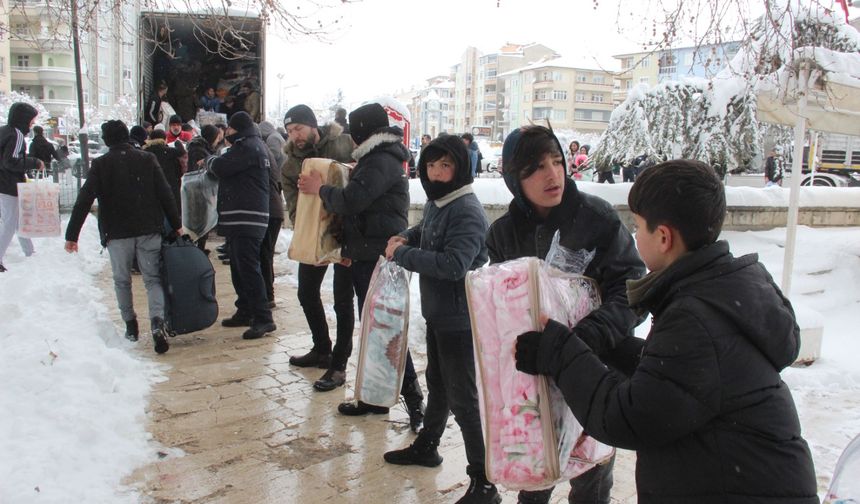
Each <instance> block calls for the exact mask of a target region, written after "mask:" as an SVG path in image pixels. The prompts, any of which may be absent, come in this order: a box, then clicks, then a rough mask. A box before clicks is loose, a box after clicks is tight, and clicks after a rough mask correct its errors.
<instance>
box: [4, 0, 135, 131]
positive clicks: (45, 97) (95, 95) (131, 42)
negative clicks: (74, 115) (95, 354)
mask: <svg viewBox="0 0 860 504" xmlns="http://www.w3.org/2000/svg"><path fill="white" fill-rule="evenodd" d="M4 1H7V2H10V3H9V4H8V16H9V27H10V55H9V57H10V68H11V75H10V80H11V89H13V90H15V91H20V92H23V93H27V94H29V95H30V96H32V97H34V98H36V99H38V100H39V101H40V102H41V103H42V104H43V105H44V106H45V108H46V109H47V110H48V112H49V113H50V114H51V115H52V116H54V117H61V116H63V115H65V114H67V112H68V109H69V108H70V107H73V106H75V105H76V104H77V97H76V82H75V72H74V56H73V54H72V42H71V28H70V25H69V14H68V12H67V11H62V10H60V9H63V8H65V7H64V4H57V3H56V2H50V3H48V2H46V1H45V0H4ZM60 5H63V6H62V7H61V6H60ZM139 13H140V3H139V1H135V2H123V3H121V4H119V3H118V4H111V5H107V4H105V3H100V4H99V8H98V9H95V10H93V11H91V12H89V13H88V14H87V17H86V18H85V19H82V20H81V26H82V29H81V35H80V42H81V72H82V75H83V88H84V89H83V95H84V103H85V104H86V105H88V106H90V107H92V108H96V109H100V110H102V111H107V109H109V108H110V107H111V106H112V105H114V103H115V102H116V100H117V98H118V97H119V96H121V95H130V96H132V97H133V96H135V94H136V86H137V84H136V83H137V64H136V59H137V43H138V36H137V34H138V26H137V19H138V17H139Z"/></svg>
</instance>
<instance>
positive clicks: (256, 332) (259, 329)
mask: <svg viewBox="0 0 860 504" xmlns="http://www.w3.org/2000/svg"><path fill="white" fill-rule="evenodd" d="M222 324H223V322H222ZM277 328H278V327H277V326H276V325H275V323H274V322H268V323H266V324H254V325H252V326H251V327H250V329H248V330H247V331H245V332H244V333H243V334H242V339H259V338H262V337H263V336H265V335H266V334H267V333H270V332H272V331H274V330H275V329H277Z"/></svg>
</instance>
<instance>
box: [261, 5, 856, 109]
mask: <svg viewBox="0 0 860 504" xmlns="http://www.w3.org/2000/svg"><path fill="white" fill-rule="evenodd" d="M656 1H659V0H656ZM619 2H621V3H622V4H623V5H624V8H623V9H622V14H620V15H619V9H618V5H619ZM654 2H655V0H644V1H640V0H599V1H598V2H594V0H555V1H549V0H498V2H497V0H422V1H418V0H363V1H361V2H356V3H348V4H343V5H342V6H341V7H338V8H337V10H336V11H335V12H337V13H340V14H341V15H342V20H341V22H340V24H341V29H340V30H339V32H337V33H336V34H334V36H333V37H332V40H331V42H330V43H324V42H319V41H315V40H308V39H303V40H298V41H296V40H293V41H284V40H283V39H282V38H280V37H279V36H278V33H277V32H278V30H277V29H271V30H270V31H269V33H268V41H269V42H268V46H267V51H268V55H267V58H266V65H267V68H266V74H267V86H266V91H267V97H266V101H267V108H268V109H269V110H274V109H275V108H276V107H277V104H278V100H279V92H278V88H279V84H278V79H277V77H276V75H277V74H279V73H282V74H283V75H284V77H283V79H282V81H281V82H282V83H283V88H284V89H283V91H282V92H283V97H282V100H283V107H284V108H285V109H286V108H287V107H288V106H292V105H295V104H297V103H309V104H314V105H318V106H319V105H322V104H323V103H325V102H326V101H328V100H330V99H332V98H333V97H334V96H335V95H336V93H337V90H338V88H341V89H343V93H344V98H345V104H346V106H347V108H348V109H349V108H350V107H352V106H354V105H358V104H360V103H361V102H363V101H365V100H367V99H370V98H373V97H375V96H378V95H381V94H392V93H394V92H395V91H397V90H401V89H408V88H409V87H411V86H412V85H420V84H421V82H422V81H423V80H424V79H426V78H429V77H432V76H434V75H439V74H447V73H448V72H449V71H450V68H451V66H452V65H455V64H456V63H458V62H459V60H460V57H461V56H462V54H463V52H464V51H465V49H466V48H467V47H469V46H475V47H477V48H478V49H480V50H482V51H483V52H485V53H488V52H495V51H497V50H498V48H499V47H500V46H502V45H503V44H504V43H506V42H511V43H522V44H525V43H530V42H537V43H541V44H544V45H546V46H548V47H550V48H552V49H554V50H555V51H557V52H559V53H561V55H562V56H566V57H568V56H577V55H586V56H594V57H597V58H598V59H599V60H600V61H604V62H605V61H608V62H609V64H612V63H613V60H612V55H614V54H620V53H625V52H636V51H639V50H641V48H642V43H643V41H647V39H648V36H649V35H650V34H649V33H648V32H649V31H650V28H651V26H650V22H647V21H646V18H647V16H648V14H647V13H643V12H642V10H644V9H651V12H653V10H654V5H655V4H654ZM595 3H597V6H596V7H595ZM634 9H639V11H635V10H634ZM858 13H860V9H857V8H852V15H857V14H858ZM651 16H652V17H653V14H651ZM619 27H620V29H621V32H622V33H620V34H619V33H618V32H619ZM595 65H596V64H595ZM288 86H292V87H288Z"/></svg>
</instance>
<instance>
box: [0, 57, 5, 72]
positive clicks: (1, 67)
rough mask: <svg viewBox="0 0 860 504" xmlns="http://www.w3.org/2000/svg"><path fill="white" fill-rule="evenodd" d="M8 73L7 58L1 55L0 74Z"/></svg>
mask: <svg viewBox="0 0 860 504" xmlns="http://www.w3.org/2000/svg"><path fill="white" fill-rule="evenodd" d="M4 73H6V58H4V57H3V56H0V74H4Z"/></svg>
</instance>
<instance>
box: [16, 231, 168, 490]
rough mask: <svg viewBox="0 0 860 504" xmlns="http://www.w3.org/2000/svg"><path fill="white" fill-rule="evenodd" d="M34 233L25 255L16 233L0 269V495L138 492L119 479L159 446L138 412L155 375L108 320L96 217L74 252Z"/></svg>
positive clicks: (107, 295)
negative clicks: (31, 252) (153, 443)
mask: <svg viewBox="0 0 860 504" xmlns="http://www.w3.org/2000/svg"><path fill="white" fill-rule="evenodd" d="M63 228H65V223H64V225H63ZM34 241H35V247H36V255H34V256H32V257H29V258H24V257H22V255H21V252H20V249H19V247H18V246H17V243H15V241H13V243H12V245H11V246H10V248H9V252H8V253H7V256H6V259H5V261H4V263H5V264H6V266H7V267H8V268H9V271H8V272H6V273H2V274H0V313H2V325H0V383H2V384H3V386H2V387H3V391H2V393H0V411H2V412H3V414H2V415H0V432H2V433H3V434H2V435H0V453H3V456H2V457H0V482H2V483H0V502H10V503H11V502H56V503H61V502H62V503H64V502H117V503H119V502H128V503H134V502H137V501H138V498H137V496H136V495H134V494H133V493H132V492H131V491H130V490H128V489H123V487H122V485H121V479H122V478H123V477H124V476H125V475H127V474H129V473H130V472H131V471H132V470H133V469H134V468H135V467H136V466H139V465H142V464H144V463H146V462H148V461H149V460H150V459H152V458H154V456H155V448H154V447H153V446H150V444H149V439H150V438H151V436H150V434H149V433H147V431H146V428H145V422H146V415H145V411H146V409H147V404H148V401H147V395H148V394H149V390H150V387H151V385H152V384H153V383H154V382H155V381H157V380H158V379H159V378H160V373H159V371H158V370H157V369H156V366H155V365H154V364H153V363H152V362H150V361H148V360H142V359H140V358H138V357H136V356H135V354H134V352H133V351H132V350H131V348H132V344H131V343H129V342H127V341H126V340H125V339H124V338H123V336H122V334H121V333H120V332H118V330H117V328H116V327H115V326H114V324H113V322H112V320H111V315H110V313H111V310H110V309H109V308H108V307H113V306H115V304H116V303H115V301H114V300H113V291H112V289H110V287H108V288H107V289H106V290H103V289H104V288H105V286H106V284H105V282H104V279H107V278H110V277H109V276H107V275H109V273H108V274H106V273H105V268H108V271H109V265H108V260H107V253H104V254H101V255H100V254H99V250H100V248H101V247H100V245H99V240H98V230H97V228H96V225H95V220H94V219H92V218H91V219H89V222H88V223H87V225H85V226H84V228H83V233H82V235H81V240H80V243H79V244H80V249H81V253H80V254H76V255H68V254H66V252H65V251H63V241H62V240H61V239H60V238H51V239H37V240H34ZM135 281H138V282H139V281H140V278H139V277H138V278H136V279H135ZM107 285H109V284H107ZM137 302H138V303H137V306H138V307H139V308H143V309H142V310H140V309H139V310H138V313H139V316H140V317H141V319H143V320H145V319H146V313H147V312H146V308H145V304H146V303H145V300H142V299H138V300H137ZM142 326H143V327H142V329H144V330H145V328H147V327H148V325H147V324H146V323H143V324H142ZM122 331H123V332H124V328H123V329H122ZM143 338H146V336H144V335H142V339H143ZM142 346H146V347H147V348H148V347H149V346H150V345H149V344H143V345H142Z"/></svg>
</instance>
